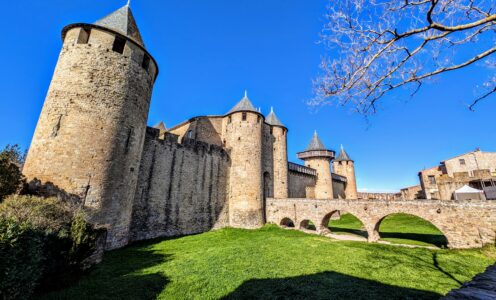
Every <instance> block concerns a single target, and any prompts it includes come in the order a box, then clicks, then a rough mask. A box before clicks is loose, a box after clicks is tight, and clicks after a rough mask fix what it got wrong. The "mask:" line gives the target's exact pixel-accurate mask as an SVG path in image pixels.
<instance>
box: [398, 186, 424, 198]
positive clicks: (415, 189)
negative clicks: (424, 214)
mask: <svg viewBox="0 0 496 300" xmlns="http://www.w3.org/2000/svg"><path fill="white" fill-rule="evenodd" d="M423 194H424V193H423V192H422V186H421V185H420V184H419V185H414V186H410V187H406V188H403V189H401V191H400V197H401V199H403V200H413V199H422V198H424V197H423Z"/></svg>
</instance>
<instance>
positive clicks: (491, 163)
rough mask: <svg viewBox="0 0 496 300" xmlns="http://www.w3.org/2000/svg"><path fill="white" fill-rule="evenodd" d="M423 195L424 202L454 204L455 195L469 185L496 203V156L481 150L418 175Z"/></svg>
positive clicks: (494, 153)
mask: <svg viewBox="0 0 496 300" xmlns="http://www.w3.org/2000/svg"><path fill="white" fill-rule="evenodd" d="M418 175H419V179H420V185H421V188H422V191H421V195H420V196H422V198H425V199H438V200H439V199H440V200H451V199H455V196H454V192H455V191H456V190H457V189H460V188H462V187H463V186H465V185H468V186H470V187H472V188H475V189H479V190H482V191H484V193H485V195H486V198H487V199H489V200H496V152H482V151H481V150H480V149H476V150H475V151H472V152H468V153H465V154H462V155H459V156H456V157H453V158H450V159H447V160H444V161H442V162H441V163H440V164H439V165H438V166H435V167H432V168H429V169H425V170H422V171H420V172H419V174H418Z"/></svg>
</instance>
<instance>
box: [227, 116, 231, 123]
mask: <svg viewBox="0 0 496 300" xmlns="http://www.w3.org/2000/svg"><path fill="white" fill-rule="evenodd" d="M227 124H231V116H229V117H228V118H227Z"/></svg>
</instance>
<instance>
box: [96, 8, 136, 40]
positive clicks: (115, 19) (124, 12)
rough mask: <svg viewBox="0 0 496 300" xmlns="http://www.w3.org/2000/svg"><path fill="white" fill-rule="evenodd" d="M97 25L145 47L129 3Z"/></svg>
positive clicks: (99, 21)
mask: <svg viewBox="0 0 496 300" xmlns="http://www.w3.org/2000/svg"><path fill="white" fill-rule="evenodd" d="M95 25H98V26H102V27H106V28H108V29H111V30H114V31H117V32H119V33H121V34H123V35H125V36H127V37H128V38H130V39H132V40H133V41H135V42H136V43H138V44H140V45H141V46H143V47H144V46H145V44H144V43H143V39H142V38H141V34H140V32H139V29H138V25H136V20H135V19H134V16H133V13H132V12H131V8H130V7H129V3H128V4H126V5H125V6H123V7H121V8H119V9H118V10H116V11H114V12H113V13H111V14H109V15H108V16H106V17H104V18H103V19H100V20H98V21H96V22H95Z"/></svg>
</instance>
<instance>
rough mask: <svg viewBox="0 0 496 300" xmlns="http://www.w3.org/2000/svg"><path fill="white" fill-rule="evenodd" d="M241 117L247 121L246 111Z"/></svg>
mask: <svg viewBox="0 0 496 300" xmlns="http://www.w3.org/2000/svg"><path fill="white" fill-rule="evenodd" d="M241 118H242V120H243V121H246V113H245V112H244V113H243V115H242V117H241Z"/></svg>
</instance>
